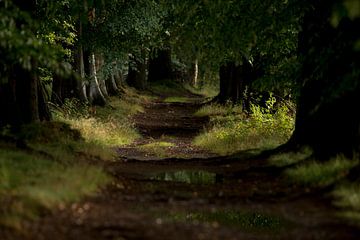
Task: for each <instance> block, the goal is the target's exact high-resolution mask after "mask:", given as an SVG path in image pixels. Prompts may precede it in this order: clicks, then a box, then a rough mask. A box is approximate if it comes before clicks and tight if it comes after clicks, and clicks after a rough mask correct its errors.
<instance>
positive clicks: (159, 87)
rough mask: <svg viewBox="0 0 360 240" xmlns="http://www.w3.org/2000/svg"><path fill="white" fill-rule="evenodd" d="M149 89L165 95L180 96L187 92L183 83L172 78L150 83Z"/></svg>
mask: <svg viewBox="0 0 360 240" xmlns="http://www.w3.org/2000/svg"><path fill="white" fill-rule="evenodd" d="M149 89H150V90H151V91H152V92H154V93H156V94H160V95H165V96H178V95H180V96H181V95H186V94H188V93H189V92H188V90H186V89H185V88H184V86H183V84H181V83H180V82H177V81H174V80H164V81H159V82H153V83H150V86H149Z"/></svg>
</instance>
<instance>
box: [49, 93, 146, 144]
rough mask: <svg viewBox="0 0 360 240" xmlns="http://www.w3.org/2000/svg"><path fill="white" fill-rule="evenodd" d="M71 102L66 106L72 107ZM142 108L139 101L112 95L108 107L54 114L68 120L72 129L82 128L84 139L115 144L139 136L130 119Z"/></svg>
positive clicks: (91, 141) (57, 117) (60, 119)
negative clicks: (74, 112) (79, 113)
mask: <svg viewBox="0 0 360 240" xmlns="http://www.w3.org/2000/svg"><path fill="white" fill-rule="evenodd" d="M132 94H134V95H135V93H132ZM135 96H136V95H135ZM128 97H129V96H128ZM68 105H70V107H69V106H65V108H70V109H71V108H72V107H71V102H69V103H68ZM78 107H80V108H81V106H78ZM63 108H64V107H63ZM83 108H86V106H83ZM142 111H143V107H142V106H141V105H140V104H138V103H135V102H132V101H130V100H124V99H121V98H118V97H112V98H110V100H109V104H108V105H107V106H105V107H88V109H85V110H84V109H79V112H83V114H81V115H78V114H63V112H61V111H55V114H54V116H55V119H57V120H59V121H63V122H65V123H68V124H69V125H70V126H71V128H73V129H77V130H79V131H80V133H81V136H82V137H83V138H84V139H85V142H87V143H92V144H96V145H100V146H104V147H105V146H106V147H112V146H120V145H125V144H129V143H131V142H133V141H134V140H135V139H137V138H139V137H140V135H139V134H138V132H137V131H136V129H135V127H134V126H133V123H132V122H131V120H130V118H131V116H133V115H134V114H136V113H138V112H142Z"/></svg>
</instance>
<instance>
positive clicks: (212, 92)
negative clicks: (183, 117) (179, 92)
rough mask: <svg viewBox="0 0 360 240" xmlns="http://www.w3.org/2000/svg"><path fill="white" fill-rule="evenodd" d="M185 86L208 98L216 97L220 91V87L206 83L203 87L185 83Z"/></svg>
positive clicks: (190, 90) (192, 91)
mask: <svg viewBox="0 0 360 240" xmlns="http://www.w3.org/2000/svg"><path fill="white" fill-rule="evenodd" d="M184 88H185V89H187V90H188V91H189V92H191V93H193V94H197V95H202V96H204V97H206V98H212V97H215V96H216V95H217V94H218V93H219V87H217V86H215V85H209V84H206V85H204V86H201V87H194V86H191V85H190V84H185V85H184Z"/></svg>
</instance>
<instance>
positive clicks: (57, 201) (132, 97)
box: [0, 88, 151, 230]
mask: <svg viewBox="0 0 360 240" xmlns="http://www.w3.org/2000/svg"><path fill="white" fill-rule="evenodd" d="M124 91H125V92H126V93H125V94H124V95H122V97H121V98H119V97H116V98H115V97H113V98H111V99H110V100H109V104H108V105H107V106H105V107H96V108H95V107H89V106H88V105H86V104H83V103H81V102H79V101H77V100H74V99H71V100H67V101H66V102H65V104H64V105H63V106H62V107H61V108H60V107H57V106H55V105H53V106H52V113H53V116H54V118H55V121H52V122H44V123H34V124H31V125H26V126H23V127H22V129H21V131H20V133H18V134H17V136H16V138H19V139H22V141H24V144H25V145H26V146H27V149H28V150H27V151H24V150H22V149H19V148H16V146H15V144H12V143H4V142H1V141H0V226H6V227H10V228H14V229H18V230H20V229H21V226H22V223H23V222H24V220H34V219H36V218H37V217H38V216H39V215H41V214H42V213H43V212H44V211H47V210H52V209H56V208H57V207H58V206H60V205H61V206H63V205H64V204H68V203H71V202H75V201H79V200H81V199H82V198H83V197H85V196H89V195H92V194H95V193H96V192H97V191H98V190H99V188H100V187H103V186H105V185H106V184H107V183H108V182H109V181H110V180H111V179H110V177H109V176H108V175H107V174H106V173H105V172H104V170H103V169H102V167H101V166H100V165H99V164H96V163H100V161H103V160H114V157H115V151H114V150H113V149H112V147H113V146H119V145H123V144H128V143H131V142H132V141H133V140H135V139H137V138H138V137H139V134H138V133H137V131H136V130H135V128H134V127H133V125H132V122H131V116H133V115H134V114H136V113H138V112H141V111H143V108H142V106H141V104H142V103H144V102H147V101H150V100H151V97H149V96H146V95H145V96H143V95H139V94H138V93H137V92H136V91H135V90H133V89H130V88H127V89H124ZM0 134H2V135H6V136H8V137H15V136H12V135H11V133H10V132H9V131H8V130H7V129H4V130H1V131H0Z"/></svg>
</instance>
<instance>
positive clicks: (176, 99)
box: [164, 97, 191, 103]
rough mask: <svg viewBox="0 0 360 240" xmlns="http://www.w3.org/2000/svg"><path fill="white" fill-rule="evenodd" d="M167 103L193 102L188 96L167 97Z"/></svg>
mask: <svg viewBox="0 0 360 240" xmlns="http://www.w3.org/2000/svg"><path fill="white" fill-rule="evenodd" d="M164 102H165V103H187V102H191V99H190V98H187V97H167V98H165V100H164Z"/></svg>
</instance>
